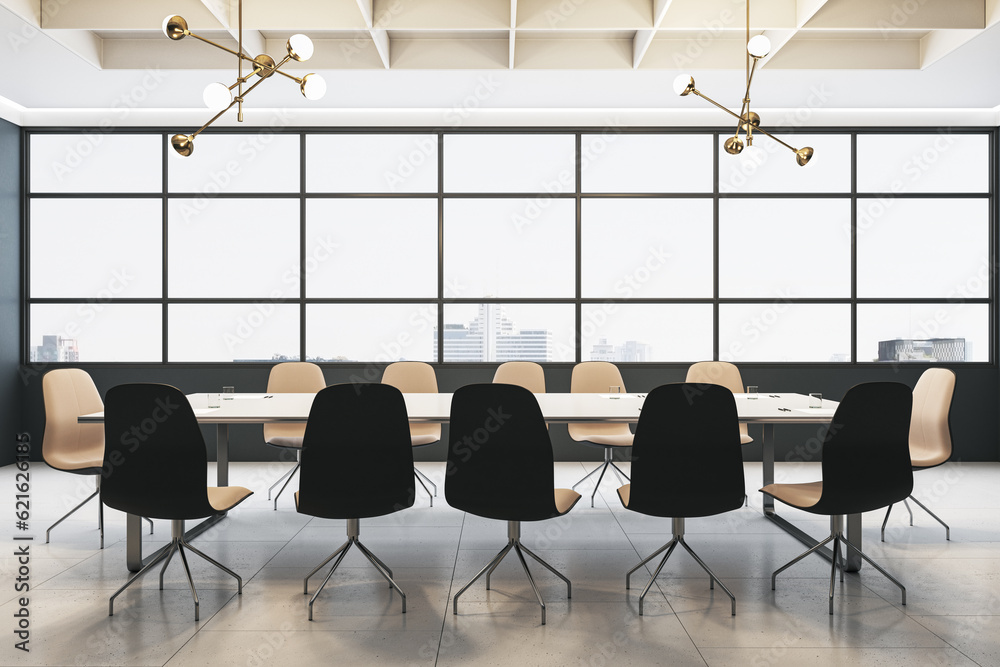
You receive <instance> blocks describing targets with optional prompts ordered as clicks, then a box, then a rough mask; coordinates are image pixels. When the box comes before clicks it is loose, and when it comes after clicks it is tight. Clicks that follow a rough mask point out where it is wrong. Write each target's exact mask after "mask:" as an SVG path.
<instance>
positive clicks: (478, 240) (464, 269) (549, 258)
mask: <svg viewBox="0 0 1000 667" xmlns="http://www.w3.org/2000/svg"><path fill="white" fill-rule="evenodd" d="M575 220H576V203H575V202H574V201H573V200H572V199H545V200H544V201H542V202H539V201H538V200H537V199H452V200H448V201H445V204H444V224H445V231H444V244H445V246H444V280H445V296H446V297H451V298H476V297H501V298H502V297H525V298H530V297H572V296H573V295H574V292H575V287H574V282H575V281H574V277H573V274H574V268H575V265H576V259H575V250H574V249H575V245H576V244H575V236H576V232H575V228H576V222H575Z"/></svg>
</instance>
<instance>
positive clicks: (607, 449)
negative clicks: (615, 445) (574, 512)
mask: <svg viewBox="0 0 1000 667" xmlns="http://www.w3.org/2000/svg"><path fill="white" fill-rule="evenodd" d="M611 449H612V448H611V447H605V448H604V463H603V464H601V465H600V466H598V467H596V468H594V469H593V470H591V471H590V472H588V473H587V474H586V475H584V476H583V479H581V480H580V481H579V482H577V483H576V484H574V485H573V490H574V491H576V487H578V486H580V485H581V484H583V483H584V482H586V481H587V479H589V478H590V477H591V476H592V475H594V474H596V473H597V472H598V471H600V473H601V475H600V477H598V478H597V484H595V485H594V492H593V493H591V494H590V506H591V507H593V506H594V496H596V495H597V489H598V488H600V486H601V480H603V479H604V473H606V472H607V471H608V467H609V466H610V467H611V468H612V472H614V473H615V477H617V478H618V484H619V485H622V484H624V483H625V482H623V481H622V477H624V478H625V479H627V480H629V481H630V482H631V481H632V480H631V479H629V476H628V475H626V474H625V472H624V471H623V470H622V469H621V468H619V467H618V466H617V465H615V462H614V461H612V460H611ZM619 473H621V474H619Z"/></svg>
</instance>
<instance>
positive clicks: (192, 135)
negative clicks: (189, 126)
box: [188, 99, 236, 140]
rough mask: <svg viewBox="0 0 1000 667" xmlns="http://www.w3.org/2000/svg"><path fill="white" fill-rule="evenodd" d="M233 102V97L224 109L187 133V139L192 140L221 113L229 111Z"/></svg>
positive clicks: (217, 118) (234, 102)
mask: <svg viewBox="0 0 1000 667" xmlns="http://www.w3.org/2000/svg"><path fill="white" fill-rule="evenodd" d="M234 104H236V100H235V99H233V101H232V102H230V103H229V106H227V107H226V108H225V109H223V110H222V111H220V112H219V113H217V114H215V115H214V116H212V118H211V119H210V120H209V121H208V122H207V123H205V124H204V125H202V126H201V127H199V128H198V129H197V130H196V131H194V132H192V133H191V134H189V135H188V140H193V139H194V138H195V137H197V136H198V135H199V134H201V133H202V132H203V131H204V130H205V128H207V127H208V126H209V125H211V124H212V123H214V122H215V121H217V120H219V117H220V116H222V114H224V113H226V112H227V111H229V110H230V109H232V108H233V105H234Z"/></svg>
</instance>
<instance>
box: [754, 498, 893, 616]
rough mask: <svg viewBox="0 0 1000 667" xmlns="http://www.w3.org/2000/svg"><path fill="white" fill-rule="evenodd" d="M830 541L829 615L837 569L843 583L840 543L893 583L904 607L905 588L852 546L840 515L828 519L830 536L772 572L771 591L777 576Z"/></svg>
mask: <svg viewBox="0 0 1000 667" xmlns="http://www.w3.org/2000/svg"><path fill="white" fill-rule="evenodd" d="M831 540H832V541H833V558H832V564H831V566H830V614H833V592H834V586H835V585H836V580H837V568H840V582H841V583H843V582H844V559H843V557H842V556H841V555H840V544H841V543H843V544H844V550H845V551H846V550H847V548H848V547H850V548H851V549H854V551H855V552H857V554H858V555H859V556H861V558H863V559H864V560H865V562H867V563H868V564H869V565H871V566H872V567H874V568H875V569H876V570H878V571H879V573H880V574H881V575H882V576H883V577H885V578H886V579H888V580H889V581H891V582H892V583H894V584H895V585H896V586H897V587H898V588H899V590H900V592H901V593H902V596H903V605H904V606H905V605H906V587H905V586H903V584H901V583H899V581H898V580H896V579H895V578H894V577H893V576H892V575H891V574H889V573H888V572H886V571H885V570H884V569H882V567H881V566H880V565H879V564H878V563H876V562H875V561H873V560H872V559H871V558H869V557H868V554H866V553H865V552H863V551H862V550H861V549H859V548H857V547H856V546H854V544H852V543H851V542H850V540H848V539H847V537H846V536H845V535H844V517H843V516H842V515H835V516H831V517H830V536H829V537H828V538H826V539H825V540H823V541H822V542H819V543H818V544H815V545H813V546H812V547H810V548H809V549H807V550H806V551H805V552H804V553H801V554H799V555H798V556H796V557H795V558H793V559H792V560H790V561H788V562H787V563H785V564H784V565H782V566H781V567H779V568H778V569H777V570H775V571H774V573H773V574H772V575H771V590H772V591H773V590H774V589H775V588H774V587H775V582H776V579H777V577H778V574H780V573H781V572H783V571H785V570H787V569H788V568H790V567H791V566H792V565H795V564H796V563H798V562H799V561H800V560H802V559H803V558H805V557H806V556H808V555H809V554H811V553H813V552H815V551H817V550H818V549H820V547H822V546H824V545H826V544H828V543H829V542H830V541H831Z"/></svg>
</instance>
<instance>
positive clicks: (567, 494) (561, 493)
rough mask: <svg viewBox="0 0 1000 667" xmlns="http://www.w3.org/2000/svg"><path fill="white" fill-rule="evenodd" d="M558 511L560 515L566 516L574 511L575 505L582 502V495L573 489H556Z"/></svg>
mask: <svg viewBox="0 0 1000 667" xmlns="http://www.w3.org/2000/svg"><path fill="white" fill-rule="evenodd" d="M555 494H556V510H557V511H558V512H559V513H560V514H565V513H566V512H568V511H570V510H571V509H573V505H576V502H577V501H578V500H580V494H579V493H577V492H576V491H574V490H573V489H556V490H555Z"/></svg>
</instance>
